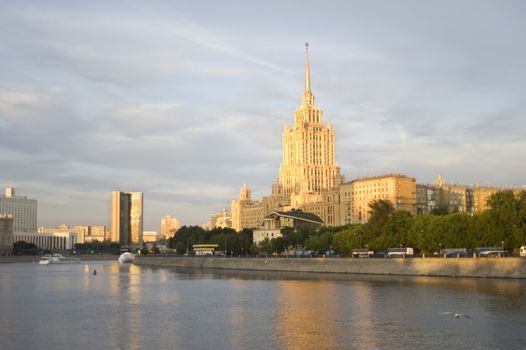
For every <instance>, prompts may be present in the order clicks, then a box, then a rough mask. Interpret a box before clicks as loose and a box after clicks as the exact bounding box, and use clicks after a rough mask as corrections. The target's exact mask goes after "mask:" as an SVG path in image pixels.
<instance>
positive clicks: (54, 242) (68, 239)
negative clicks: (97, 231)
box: [13, 232, 79, 251]
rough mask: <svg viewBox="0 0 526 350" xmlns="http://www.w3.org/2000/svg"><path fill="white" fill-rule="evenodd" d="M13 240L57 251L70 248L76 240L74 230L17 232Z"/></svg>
mask: <svg viewBox="0 0 526 350" xmlns="http://www.w3.org/2000/svg"><path fill="white" fill-rule="evenodd" d="M13 241H14V242H19V241H24V242H27V243H33V244H35V245H36V246H37V247H38V248H39V249H45V250H52V251H59V250H72V249H73V248H74V247H75V244H76V243H79V242H78V241H77V234H76V233H75V232H56V233H35V232H33V233H30V232H27V233H19V232H16V233H15V234H14V235H13Z"/></svg>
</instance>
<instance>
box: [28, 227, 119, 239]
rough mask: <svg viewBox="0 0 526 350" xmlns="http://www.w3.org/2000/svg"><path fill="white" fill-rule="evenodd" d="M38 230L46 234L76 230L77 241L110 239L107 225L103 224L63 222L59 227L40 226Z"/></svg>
mask: <svg viewBox="0 0 526 350" xmlns="http://www.w3.org/2000/svg"><path fill="white" fill-rule="evenodd" d="M37 232H38V233H44V234H53V233H68V232H74V233H76V234H77V243H86V242H93V241H99V242H103V241H105V240H107V239H109V237H108V232H107V230H106V226H103V225H75V226H73V227H69V226H68V225H65V224H62V225H59V226H58V227H39V228H38V230H37Z"/></svg>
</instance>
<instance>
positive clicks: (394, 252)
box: [387, 247, 414, 258]
mask: <svg viewBox="0 0 526 350" xmlns="http://www.w3.org/2000/svg"><path fill="white" fill-rule="evenodd" d="M413 254H414V250H413V248H410V247H405V248H389V249H387V257H388V258H397V257H400V258H405V257H412V256H413Z"/></svg>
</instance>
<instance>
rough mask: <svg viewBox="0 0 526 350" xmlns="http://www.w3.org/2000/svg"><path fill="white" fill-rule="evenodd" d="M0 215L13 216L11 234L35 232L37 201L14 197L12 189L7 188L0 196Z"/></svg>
mask: <svg viewBox="0 0 526 350" xmlns="http://www.w3.org/2000/svg"><path fill="white" fill-rule="evenodd" d="M0 213H2V214H10V215H12V216H13V232H35V231H36V230H37V201H36V200H35V199H28V198H27V197H25V196H24V197H22V196H15V189H14V188H13V187H7V188H6V189H5V193H4V195H0Z"/></svg>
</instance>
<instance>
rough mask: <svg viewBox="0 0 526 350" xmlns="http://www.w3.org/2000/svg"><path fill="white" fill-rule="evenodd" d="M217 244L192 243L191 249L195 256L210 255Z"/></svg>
mask: <svg viewBox="0 0 526 350" xmlns="http://www.w3.org/2000/svg"><path fill="white" fill-rule="evenodd" d="M218 247H219V244H194V245H192V250H193V252H194V255H195V256H212V255H214V252H215V250H216V249H217V248H218Z"/></svg>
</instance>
